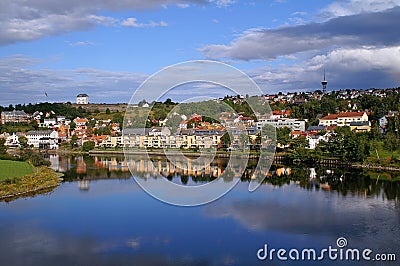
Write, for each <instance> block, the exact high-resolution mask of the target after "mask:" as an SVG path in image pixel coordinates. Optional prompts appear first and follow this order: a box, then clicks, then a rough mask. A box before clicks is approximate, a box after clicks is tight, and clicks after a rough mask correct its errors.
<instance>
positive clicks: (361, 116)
mask: <svg viewBox="0 0 400 266" xmlns="http://www.w3.org/2000/svg"><path fill="white" fill-rule="evenodd" d="M363 121H368V114H367V112H340V113H339V114H329V115H327V116H324V117H322V118H320V119H319V125H322V126H326V127H328V126H332V125H337V126H339V127H342V126H350V123H351V122H363Z"/></svg>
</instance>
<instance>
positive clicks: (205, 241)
mask: <svg viewBox="0 0 400 266" xmlns="http://www.w3.org/2000/svg"><path fill="white" fill-rule="evenodd" d="M51 161H52V163H53V167H54V168H56V169H57V170H59V171H62V172H64V173H65V177H66V181H65V182H64V183H62V184H61V185H60V186H59V187H58V188H57V189H56V190H54V191H53V192H51V193H49V194H45V195H38V196H36V197H33V198H26V199H18V200H15V201H12V202H9V203H4V202H2V203H0V235H1V241H0V265H285V264H291V265H301V264H302V265H308V264H310V263H309V262H278V261H277V260H276V258H275V260H274V261H272V262H271V261H259V260H258V259H257V256H256V253H257V250H258V249H260V248H262V247H263V246H264V244H268V246H269V247H270V248H277V249H279V248H285V249H288V250H289V249H291V248H298V249H302V248H315V249H317V250H320V249H322V248H327V247H328V246H329V245H331V246H334V247H336V240H337V238H338V237H345V238H346V239H347V241H348V247H351V248H359V249H363V248H370V249H372V250H373V251H374V252H380V253H395V254H396V256H397V262H386V263H382V262H380V263H376V264H374V262H369V263H366V262H365V261H363V262H357V263H356V262H354V261H351V262H348V261H340V262H338V261H335V262H334V261H328V260H325V261H324V265H354V264H357V265H398V263H399V260H400V252H399V247H400V205H399V195H400V192H399V191H400V186H399V184H398V182H389V181H385V180H386V179H390V178H391V177H393V176H392V175H391V174H389V173H365V172H360V171H356V170H340V169H333V173H332V172H331V171H326V170H327V169H313V168H312V169H309V168H297V169H293V168H292V169H290V168H287V167H276V166H274V167H273V168H272V169H273V171H272V173H273V175H272V176H269V177H268V179H267V182H266V183H265V184H263V185H262V186H261V187H260V188H259V189H258V190H257V191H255V192H253V193H250V192H248V191H247V186H248V182H247V181H246V180H245V179H243V180H242V181H241V182H239V184H238V185H237V186H236V187H235V188H234V189H233V190H232V191H231V192H230V193H228V194H227V195H225V196H224V197H222V198H221V199H219V200H217V201H215V202H213V203H210V204H207V205H204V206H200V207H176V206H171V205H168V204H165V203H162V202H160V201H158V200H156V199H154V198H152V197H151V196H149V195H148V194H146V193H145V192H144V191H143V190H142V189H141V188H140V187H139V186H138V185H137V184H136V183H135V180H134V179H133V178H132V177H131V174H130V172H129V171H127V168H126V164H125V162H124V161H123V159H121V158H118V157H113V158H112V157H108V158H101V157H90V158H82V157H69V158H67V157H53V158H51ZM154 161H155V162H156V163H159V162H160V165H161V167H162V168H163V169H162V171H163V172H164V173H165V176H167V177H168V178H169V179H171V180H172V181H173V182H178V183H183V184H186V185H192V184H195V183H200V182H206V181H207V180H210V179H214V178H216V177H217V176H218V171H221V168H223V165H224V162H216V163H215V165H214V166H213V167H212V168H211V169H208V170H207V172H203V173H199V172H187V173H173V172H171V171H170V169H168V165H166V164H165V161H164V160H163V159H160V158H155V159H154ZM146 163H148V162H146V161H141V159H140V158H138V161H137V166H138V168H137V174H138V175H141V176H146V178H153V177H152V174H151V173H146V169H145V164H146ZM330 170H332V169H330ZM371 177H372V179H371ZM226 182H229V180H227V181H226ZM320 263H321V262H319V264H320ZM315 265H317V262H315Z"/></svg>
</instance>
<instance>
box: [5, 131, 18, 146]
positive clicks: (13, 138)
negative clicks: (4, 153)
mask: <svg viewBox="0 0 400 266" xmlns="http://www.w3.org/2000/svg"><path fill="white" fill-rule="evenodd" d="M4 145H6V146H8V147H10V148H18V147H19V146H20V145H19V140H18V135H17V134H15V133H13V134H12V135H9V136H8V137H7V138H6V142H5V143H4Z"/></svg>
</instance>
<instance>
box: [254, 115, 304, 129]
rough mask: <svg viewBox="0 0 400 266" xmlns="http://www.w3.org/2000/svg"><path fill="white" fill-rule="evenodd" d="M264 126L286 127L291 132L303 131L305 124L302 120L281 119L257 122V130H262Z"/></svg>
mask: <svg viewBox="0 0 400 266" xmlns="http://www.w3.org/2000/svg"><path fill="white" fill-rule="evenodd" d="M265 125H271V126H274V127H276V128H282V127H288V128H290V129H291V130H292V131H305V130H306V122H305V121H304V120H298V119H290V118H281V119H260V120H259V122H257V128H258V129H260V130H261V129H262V128H263V127H264V126H265Z"/></svg>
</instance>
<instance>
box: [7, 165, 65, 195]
mask: <svg viewBox="0 0 400 266" xmlns="http://www.w3.org/2000/svg"><path fill="white" fill-rule="evenodd" d="M60 176H61V174H59V173H56V172H55V171H54V170H52V169H50V168H48V167H45V166H41V167H37V168H35V169H34V173H32V174H27V175H24V176H22V177H15V178H8V179H5V180H3V181H1V182H0V201H11V200H13V199H15V198H19V197H24V196H33V195H36V194H40V193H47V192H50V191H52V190H53V189H55V188H56V187H57V186H58V185H59V184H60V182H61V178H60Z"/></svg>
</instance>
